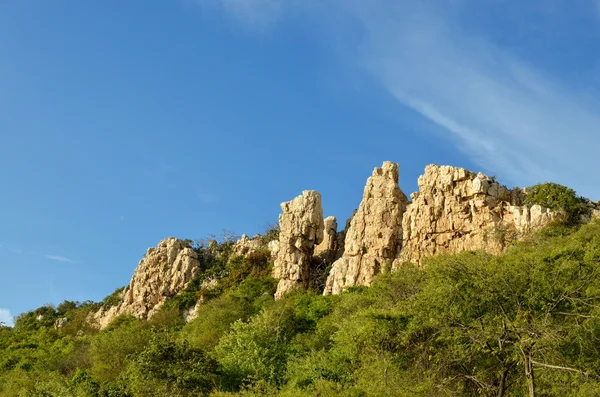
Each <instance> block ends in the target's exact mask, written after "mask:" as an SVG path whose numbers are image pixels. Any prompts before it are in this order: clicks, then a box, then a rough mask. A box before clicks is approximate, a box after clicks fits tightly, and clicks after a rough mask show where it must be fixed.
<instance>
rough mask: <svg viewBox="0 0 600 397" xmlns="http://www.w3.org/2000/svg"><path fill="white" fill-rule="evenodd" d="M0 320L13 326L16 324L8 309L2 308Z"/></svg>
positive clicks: (0, 309)
mask: <svg viewBox="0 0 600 397" xmlns="http://www.w3.org/2000/svg"><path fill="white" fill-rule="evenodd" d="M0 322H1V323H4V324H5V325H8V326H9V327H12V326H13V325H14V318H13V316H12V314H11V313H10V310H8V309H2V308H0Z"/></svg>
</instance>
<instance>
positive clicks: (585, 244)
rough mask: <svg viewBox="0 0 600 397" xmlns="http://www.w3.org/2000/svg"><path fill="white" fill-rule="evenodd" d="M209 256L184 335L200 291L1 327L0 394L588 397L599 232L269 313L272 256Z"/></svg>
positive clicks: (596, 360) (289, 303)
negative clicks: (91, 323) (102, 312)
mask: <svg viewBox="0 0 600 397" xmlns="http://www.w3.org/2000/svg"><path fill="white" fill-rule="evenodd" d="M213 248H215V247H213ZM199 249H200V250H202V252H203V253H205V254H207V251H206V250H207V249H208V246H205V247H200V248H199ZM219 249H223V250H222V251H220V254H219V255H213V256H210V260H208V259H206V260H204V261H203V266H204V270H205V273H207V274H212V275H219V277H220V278H219V280H220V281H219V286H218V288H217V289H216V290H214V291H216V292H213V293H211V294H209V295H206V296H205V300H204V303H203V304H202V305H200V307H199V313H198V318H197V319H195V320H193V321H191V322H189V323H187V324H184V323H183V321H182V320H181V316H180V311H181V310H182V308H185V307H188V306H189V302H194V301H195V299H196V298H198V297H200V296H204V295H202V289H203V288H202V287H201V285H202V282H201V280H198V282H196V283H195V284H193V285H192V286H190V288H189V289H188V290H187V291H186V292H185V293H184V294H182V295H183V296H184V297H183V298H175V299H174V300H173V301H172V302H171V303H169V304H167V305H165V306H164V307H163V310H162V311H161V312H160V313H159V314H158V315H156V316H155V317H154V318H153V319H152V320H151V321H148V322H143V321H140V320H137V319H135V318H132V317H120V318H118V319H117V320H116V321H115V322H114V323H113V324H111V325H110V326H109V327H108V328H106V329H105V330H102V331H97V330H94V329H91V328H89V327H87V326H86V323H85V315H86V314H87V311H89V310H90V304H89V303H84V304H77V303H73V302H65V303H64V304H62V305H60V306H59V307H57V308H53V307H44V308H40V309H38V310H36V311H34V312H31V313H27V314H24V315H22V316H20V317H19V318H18V320H17V322H16V325H15V327H14V328H8V327H2V328H0V395H1V396H111V397H118V396H197V395H200V396H202V395H213V396H234V395H244V396H336V397H339V396H415V395H420V396H440V395H441V396H454V395H456V396H463V395H465V396H566V395H568V396H596V395H600V343H599V342H600V224H598V223H592V224H589V225H586V226H582V227H581V228H579V229H577V230H576V229H569V231H568V232H565V229H560V233H549V232H546V233H543V234H538V235H534V236H533V237H532V238H531V239H529V240H527V241H526V242H523V243H519V244H516V245H514V246H513V247H511V248H510V249H509V250H508V252H507V253H506V254H504V255H499V256H492V255H488V254H484V253H481V252H466V253H463V254H460V255H454V256H438V257H435V258H432V259H431V260H429V262H427V263H426V265H425V266H424V268H423V269H419V268H416V267H414V266H408V265H407V266H405V267H404V268H402V269H400V270H399V271H397V272H395V273H393V274H386V275H382V276H380V277H379V278H378V279H377V280H376V282H375V284H374V285H373V286H371V287H369V288H365V287H358V288H351V289H349V290H348V291H347V292H346V293H344V294H342V295H340V296H331V297H324V296H321V295H318V294H315V293H312V292H306V293H292V294H288V295H287V296H285V297H284V298H283V299H281V300H278V301H273V299H272V294H273V289H274V280H272V279H271V278H270V277H269V276H268V275H269V269H270V263H269V259H268V257H265V256H260V255H259V256H258V257H254V258H252V257H250V258H247V257H245V258H244V257H237V258H234V257H231V255H230V253H228V252H227V250H226V249H224V247H223V246H221V247H220V248H219ZM219 249H217V248H215V250H216V251H214V252H219ZM207 255H208V254H207ZM186 294H187V295H186ZM40 316H41V317H40ZM62 317H67V318H69V321H68V323H67V325H65V326H64V327H61V328H59V329H56V330H55V329H54V327H53V324H54V322H55V321H56V320H57V319H59V318H62Z"/></svg>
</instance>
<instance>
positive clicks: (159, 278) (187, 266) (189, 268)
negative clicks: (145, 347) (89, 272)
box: [91, 237, 200, 328]
mask: <svg viewBox="0 0 600 397" xmlns="http://www.w3.org/2000/svg"><path fill="white" fill-rule="evenodd" d="M199 266H200V263H199V261H198V255H197V254H196V252H195V251H194V250H192V249H191V248H189V247H187V246H186V245H184V243H183V241H181V240H178V239H176V238H173V237H170V238H167V239H165V240H162V241H161V242H160V243H159V244H158V246H157V247H156V248H149V249H148V252H147V253H146V255H145V256H144V258H143V259H142V260H141V261H140V263H139V265H138V267H137V268H136V269H135V272H134V274H133V277H132V278H131V282H130V283H129V286H128V287H127V288H126V289H125V290H124V291H123V295H122V300H123V301H122V303H120V304H119V305H116V306H113V307H110V308H107V309H101V310H99V311H98V312H95V313H92V314H91V320H92V322H95V323H96V324H97V325H98V326H99V327H100V328H105V327H106V326H108V325H109V324H110V322H111V321H112V320H113V319H114V318H115V317H117V316H119V315H121V314H129V315H133V316H136V317H138V318H141V319H148V318H150V317H152V316H153V315H154V314H155V313H156V312H157V311H158V310H159V309H160V307H161V306H162V305H163V303H164V302H165V300H166V299H167V298H168V297H171V296H174V295H176V294H177V293H178V292H180V291H181V290H183V289H184V288H185V287H186V285H187V283H188V282H189V281H190V280H191V279H192V278H194V277H195V276H196V275H198V274H199V273H200V267H199Z"/></svg>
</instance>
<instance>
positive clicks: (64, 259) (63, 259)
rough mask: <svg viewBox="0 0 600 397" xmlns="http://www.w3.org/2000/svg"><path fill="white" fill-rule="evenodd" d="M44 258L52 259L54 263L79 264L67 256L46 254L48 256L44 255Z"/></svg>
mask: <svg viewBox="0 0 600 397" xmlns="http://www.w3.org/2000/svg"><path fill="white" fill-rule="evenodd" d="M44 258H46V259H50V260H53V261H57V262H64V263H77V262H75V261H74V260H72V259H69V258H67V257H65V256H60V255H49V254H46V255H44Z"/></svg>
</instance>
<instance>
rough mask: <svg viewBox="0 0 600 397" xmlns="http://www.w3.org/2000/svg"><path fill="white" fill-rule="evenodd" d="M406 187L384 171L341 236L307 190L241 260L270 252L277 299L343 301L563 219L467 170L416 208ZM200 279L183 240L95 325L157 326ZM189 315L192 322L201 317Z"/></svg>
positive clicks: (448, 172) (418, 198)
mask: <svg viewBox="0 0 600 397" xmlns="http://www.w3.org/2000/svg"><path fill="white" fill-rule="evenodd" d="M398 180H399V168H398V164H395V163H391V162H384V163H383V165H382V167H381V168H375V170H374V171H373V174H372V175H371V176H370V177H369V178H368V180H367V183H366V186H365V189H364V193H363V197H362V201H361V203H360V205H359V208H358V210H356V211H355V212H354V213H353V215H352V217H351V218H350V219H349V220H348V222H347V223H346V226H345V229H344V230H342V231H340V232H338V231H337V227H338V225H337V220H336V219H335V218H334V217H328V218H326V219H323V208H322V205H321V195H320V194H319V193H318V192H316V191H314V190H307V191H304V192H303V193H302V195H300V196H298V197H296V198H295V199H293V200H292V201H289V202H285V203H282V204H281V209H282V213H281V214H280V216H279V228H280V231H279V237H278V239H275V240H272V241H266V239H265V238H263V237H261V236H255V238H252V239H250V238H248V237H247V236H242V239H240V240H239V241H238V242H236V243H235V244H234V245H233V254H234V255H251V254H252V253H256V252H258V251H264V250H265V247H266V246H267V245H268V249H269V250H270V251H271V256H272V258H273V262H274V264H273V271H272V274H273V277H274V278H276V279H278V280H279V281H278V285H277V291H276V293H275V298H276V299H277V298H280V297H281V296H282V295H283V294H285V293H286V292H289V291H292V290H294V289H307V288H309V286H310V287H311V288H315V286H323V285H324V287H323V289H324V290H323V293H324V294H326V295H329V294H338V293H341V292H342V291H343V290H344V289H345V288H347V287H351V286H358V285H364V286H368V285H370V284H371V283H372V281H373V279H374V277H375V276H376V275H377V274H379V273H382V272H386V271H393V270H395V269H397V268H399V267H400V266H402V265H403V264H405V263H407V262H412V263H416V264H418V265H422V263H423V259H424V258H426V257H428V256H431V255H435V254H438V253H456V252H460V251H466V250H485V251H488V252H491V253H495V254H497V253H501V252H503V251H504V250H505V249H506V247H507V246H508V245H509V243H510V242H512V241H514V240H517V239H520V238H522V237H523V236H525V235H527V233H528V232H530V231H531V230H535V229H537V228H541V227H544V226H546V225H548V224H549V223H550V222H552V221H554V220H556V219H557V218H560V217H561V216H563V215H562V214H561V213H559V212H553V211H550V210H548V209H546V208H542V207H540V206H539V205H533V206H531V207H529V206H526V205H524V197H525V196H526V195H527V192H526V190H524V189H519V188H515V189H512V190H509V189H507V188H506V187H505V186H502V185H500V184H499V183H497V182H496V181H495V178H490V177H488V176H486V175H484V174H481V173H479V174H475V173H473V172H471V171H468V170H465V169H463V168H456V167H449V166H437V165H430V166H427V167H426V168H425V173H424V174H423V175H422V176H421V177H419V180H418V186H419V191H418V192H416V193H413V194H412V195H411V199H412V201H410V202H409V200H408V199H407V197H406V195H405V194H404V193H403V192H402V190H400V187H399V186H398ZM587 210H588V212H589V214H588V215H589V216H587V218H586V217H585V216H584V217H583V218H582V219H583V221H589V220H590V219H591V218H592V217H593V216H596V217H600V215H598V214H600V205H598V203H592V202H589V201H588V202H587ZM584 215H585V214H584ZM584 218H585V219H584ZM199 273H200V264H199V259H198V256H197V254H196V252H195V251H194V250H192V249H191V248H189V247H187V246H186V245H185V244H184V242H183V241H181V240H177V239H175V238H168V239H166V240H163V241H161V242H160V243H159V244H158V246H157V247H156V248H150V249H149V250H148V252H147V254H146V255H145V257H144V258H143V259H142V260H141V261H140V263H139V265H138V267H137V269H136V270H135V273H134V275H133V277H132V279H131V282H130V284H129V286H128V287H127V288H126V289H125V290H124V291H123V293H122V295H121V300H122V301H121V303H119V304H117V305H114V306H112V307H108V308H103V309H101V310H99V311H97V312H95V313H92V314H90V320H91V321H93V322H95V323H96V324H98V325H99V326H100V327H102V328H104V327H106V326H107V325H108V324H109V323H110V322H111V321H112V320H113V319H114V318H115V317H116V316H118V315H121V314H130V315H134V316H136V317H138V318H142V319H147V318H150V317H151V316H152V315H154V314H155V313H156V312H157V311H158V310H159V309H160V307H161V306H162V305H163V303H164V302H165V301H166V299H168V298H169V297H172V296H174V295H176V294H177V293H179V292H180V291H182V290H183V289H184V288H185V287H186V286H187V284H188V283H189V282H190V280H192V279H193V278H194V277H195V276H197V275H198V274H199ZM209 287H210V286H208V285H207V286H205V287H203V288H209ZM195 309H197V307H196V308H195ZM187 316H188V317H189V318H192V317H193V316H194V310H191V311H189V313H187Z"/></svg>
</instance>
